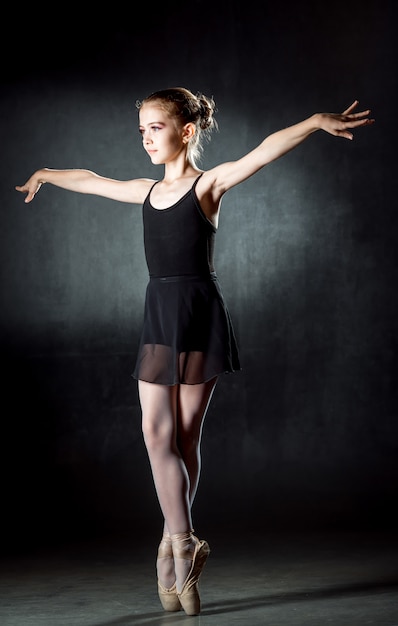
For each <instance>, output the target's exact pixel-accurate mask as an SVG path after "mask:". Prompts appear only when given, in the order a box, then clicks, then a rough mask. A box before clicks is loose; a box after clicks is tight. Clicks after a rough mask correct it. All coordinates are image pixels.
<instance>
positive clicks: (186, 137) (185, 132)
mask: <svg viewBox="0 0 398 626" xmlns="http://www.w3.org/2000/svg"><path fill="white" fill-rule="evenodd" d="M195 132H196V128H195V124H193V123H192V122H189V123H188V124H185V126H184V128H183V129H182V140H183V142H184V143H188V142H189V141H190V140H191V139H192V137H193V136H194V134H195Z"/></svg>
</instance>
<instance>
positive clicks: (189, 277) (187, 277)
mask: <svg viewBox="0 0 398 626" xmlns="http://www.w3.org/2000/svg"><path fill="white" fill-rule="evenodd" d="M149 280H150V281H151V282H159V283H179V282H186V281H197V280H211V281H216V280H217V274H216V272H209V274H182V275H180V276H149Z"/></svg>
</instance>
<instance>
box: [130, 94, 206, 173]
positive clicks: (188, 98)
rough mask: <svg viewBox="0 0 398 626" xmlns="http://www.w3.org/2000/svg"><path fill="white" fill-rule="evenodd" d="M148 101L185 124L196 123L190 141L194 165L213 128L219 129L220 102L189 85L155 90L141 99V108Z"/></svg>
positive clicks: (189, 149)
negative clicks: (217, 117)
mask: <svg viewBox="0 0 398 626" xmlns="http://www.w3.org/2000/svg"><path fill="white" fill-rule="evenodd" d="M145 104H156V105H157V106H159V107H160V108H161V109H163V110H164V111H165V112H166V113H168V115H170V117H174V118H176V119H177V121H178V123H179V124H181V126H184V125H185V124H188V123H192V124H194V125H195V134H194V135H193V137H192V138H191V140H190V142H189V144H188V159H189V161H190V162H191V164H192V165H193V166H195V165H196V162H197V161H198V160H200V158H201V156H202V154H203V144H204V141H205V140H207V141H210V136H211V133H212V131H213V130H217V129H218V125H217V121H216V119H215V118H214V113H215V112H216V105H215V102H214V100H213V98H212V97H211V98H209V97H207V96H205V95H204V94H202V93H199V92H197V93H196V94H194V93H192V92H191V91H190V90H189V89H185V87H171V88H169V89H162V90H160V91H155V92H153V93H151V94H150V95H149V96H147V97H146V98H144V99H143V100H137V102H136V106H137V109H138V110H139V109H141V107H143V106H144V105H145Z"/></svg>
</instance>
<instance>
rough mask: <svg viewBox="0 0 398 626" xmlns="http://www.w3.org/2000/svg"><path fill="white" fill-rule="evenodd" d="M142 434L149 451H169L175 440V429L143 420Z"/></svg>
mask: <svg viewBox="0 0 398 626" xmlns="http://www.w3.org/2000/svg"><path fill="white" fill-rule="evenodd" d="M142 434H143V438H144V443H145V446H146V448H147V450H148V451H149V452H150V451H156V450H161V449H164V448H167V449H169V448H170V446H171V442H172V439H173V429H172V428H171V427H170V426H169V425H167V424H158V423H154V422H151V421H147V420H143V423H142Z"/></svg>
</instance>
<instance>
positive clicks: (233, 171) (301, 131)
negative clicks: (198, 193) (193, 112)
mask: <svg viewBox="0 0 398 626" xmlns="http://www.w3.org/2000/svg"><path fill="white" fill-rule="evenodd" d="M358 104H359V103H358V100H355V101H354V102H353V103H352V104H351V105H350V106H349V107H348V108H347V109H346V110H345V111H343V113H315V114H314V115H312V116H311V117H309V118H308V119H306V120H304V121H302V122H299V123H298V124H294V125H293V126H289V127H288V128H284V129H283V130H279V131H277V132H275V133H272V134H271V135H269V136H268V137H266V138H265V139H264V141H262V142H261V143H260V144H259V145H258V146H257V148H255V149H254V150H252V151H251V152H249V153H248V154H246V155H245V156H243V157H242V158H241V159H238V160H237V161H233V162H229V163H223V164H222V165H219V166H217V167H215V168H214V169H213V170H211V172H212V174H213V176H214V182H213V188H214V189H217V191H216V193H215V196H219V197H221V196H222V194H223V193H225V192H226V191H227V190H228V189H231V187H234V186H235V185H238V184H239V183H241V182H242V181H244V180H246V179H247V178H249V177H250V176H252V175H253V174H255V173H256V172H257V171H258V170H260V169H261V168H262V167H264V166H265V165H267V164H268V163H271V161H275V160H276V159H279V158H280V157H281V156H283V155H284V154H286V153H287V152H290V151H291V150H293V148H296V146H298V145H300V144H301V143H303V141H305V140H306V139H307V138H308V137H309V136H310V135H311V134H312V133H314V132H315V131H317V130H324V131H325V132H327V133H329V134H330V135H334V136H335V137H343V138H345V139H353V134H352V132H351V130H353V129H356V128H359V127H360V126H368V125H370V124H373V122H374V119H371V118H370V117H369V115H370V109H367V110H365V111H361V112H359V113H353V111H354V109H356V107H357V106H358Z"/></svg>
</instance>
